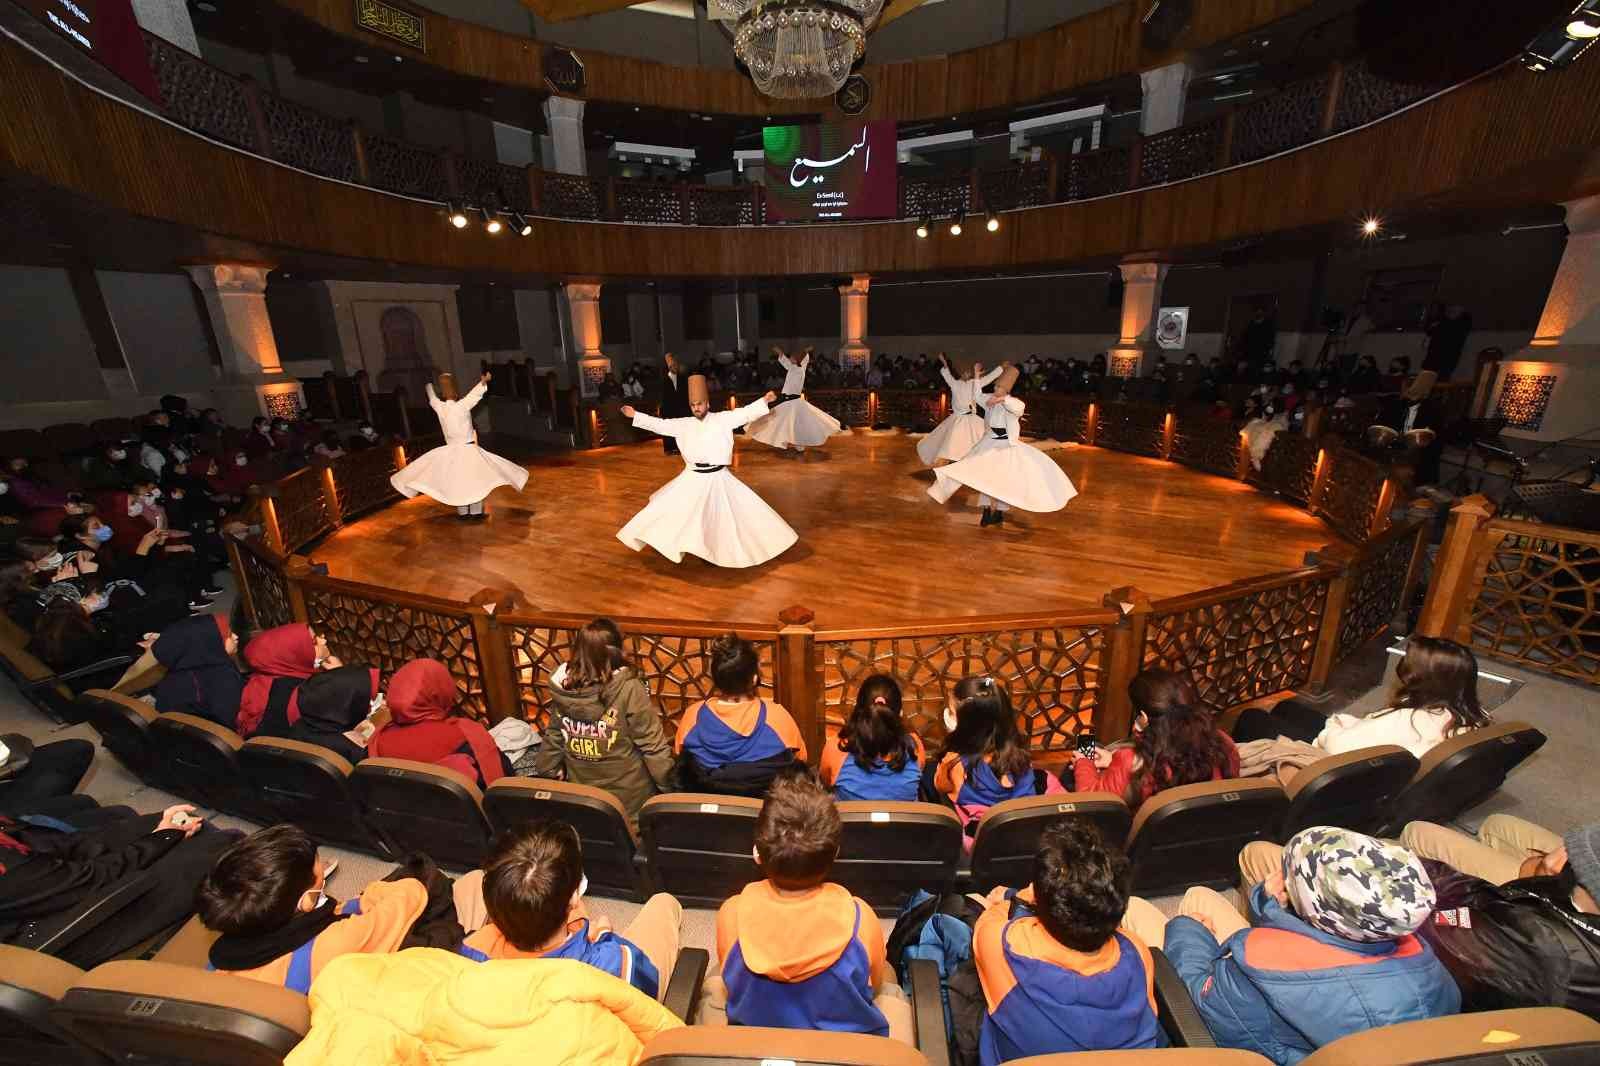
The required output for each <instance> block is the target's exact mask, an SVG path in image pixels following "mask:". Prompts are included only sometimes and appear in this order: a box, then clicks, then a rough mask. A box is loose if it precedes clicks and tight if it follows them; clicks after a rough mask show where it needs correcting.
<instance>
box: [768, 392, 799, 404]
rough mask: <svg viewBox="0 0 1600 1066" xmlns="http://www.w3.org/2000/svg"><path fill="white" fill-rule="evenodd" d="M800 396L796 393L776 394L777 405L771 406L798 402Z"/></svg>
mask: <svg viewBox="0 0 1600 1066" xmlns="http://www.w3.org/2000/svg"><path fill="white" fill-rule="evenodd" d="M800 395H801V394H800V393H798V392H780V393H779V394H778V403H775V404H773V405H772V406H774V407H777V406H778V404H784V403H788V402H789V401H790V400H798V399H799V398H800Z"/></svg>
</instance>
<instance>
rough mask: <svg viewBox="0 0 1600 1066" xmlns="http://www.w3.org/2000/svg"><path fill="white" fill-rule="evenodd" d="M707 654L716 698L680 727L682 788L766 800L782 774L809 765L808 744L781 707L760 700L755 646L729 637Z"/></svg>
mask: <svg viewBox="0 0 1600 1066" xmlns="http://www.w3.org/2000/svg"><path fill="white" fill-rule="evenodd" d="M708 654H709V657H710V659H711V682H712V684H713V685H714V686H716V695H714V696H712V697H711V698H710V699H709V700H706V701H705V702H703V703H701V704H700V706H698V707H696V708H694V709H693V710H691V711H689V712H688V713H686V714H685V715H684V716H683V718H682V720H681V721H680V722H679V723H678V735H677V738H676V739H675V740H674V741H673V749H674V750H675V751H677V752H678V753H679V755H680V758H679V760H678V777H679V783H680V785H681V786H682V787H683V789H685V790H686V791H691V792H695V791H698V792H722V793H727V794H730V795H738V796H760V795H763V794H765V792H766V791H767V786H768V785H770V784H771V783H772V779H773V778H774V777H776V776H777V775H778V773H779V772H780V771H782V770H785V769H787V768H789V767H790V766H792V765H794V763H795V762H796V761H800V762H804V761H805V758H806V742H805V739H804V738H803V737H801V735H800V727H799V726H797V725H795V722H794V719H793V718H792V717H790V715H789V712H788V711H786V710H784V709H783V706H782V705H781V704H778V703H768V702H767V701H766V700H764V699H762V698H761V697H760V695H759V687H760V672H761V659H760V657H759V656H758V654H757V653H756V649H755V646H754V645H753V644H751V643H750V642H749V641H748V640H744V639H742V638H740V637H739V636H738V635H737V634H734V633H729V634H728V635H727V636H725V637H719V638H717V639H716V640H714V641H712V642H711V646H710V648H709V649H708Z"/></svg>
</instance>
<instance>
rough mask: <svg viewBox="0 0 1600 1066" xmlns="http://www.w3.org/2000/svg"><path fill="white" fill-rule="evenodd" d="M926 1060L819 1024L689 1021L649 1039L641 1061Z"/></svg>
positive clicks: (904, 1048) (875, 1063) (709, 1064)
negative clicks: (797, 1026) (785, 1025)
mask: <svg viewBox="0 0 1600 1066" xmlns="http://www.w3.org/2000/svg"><path fill="white" fill-rule="evenodd" d="M780 1062H781V1063H784V1064H785V1066H928V1059H927V1058H926V1057H925V1056H924V1055H923V1054H922V1052H920V1051H918V1050H917V1049H916V1048H914V1047H912V1046H911V1045H910V1044H902V1043H901V1042H900V1041H898V1040H890V1039H889V1038H888V1037H884V1036H863V1035H861V1034H859V1033H833V1032H824V1031H822V1030H817V1029H762V1028H760V1027H757V1026H742V1025H741V1026H726V1025H690V1026H686V1027H684V1028H682V1029H671V1030H668V1031H667V1032H665V1033H662V1034H660V1035H659V1036H657V1037H655V1038H653V1039H652V1040H651V1041H650V1043H648V1044H646V1045H645V1048H644V1055H643V1057H641V1058H640V1059H639V1066H766V1064H769V1063H780Z"/></svg>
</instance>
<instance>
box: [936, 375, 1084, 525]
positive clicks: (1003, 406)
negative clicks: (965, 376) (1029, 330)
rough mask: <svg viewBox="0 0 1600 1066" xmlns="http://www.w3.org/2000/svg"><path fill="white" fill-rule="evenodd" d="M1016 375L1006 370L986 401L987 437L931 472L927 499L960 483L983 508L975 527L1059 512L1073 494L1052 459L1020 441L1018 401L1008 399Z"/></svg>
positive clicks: (944, 495)
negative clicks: (1011, 513) (1013, 512)
mask: <svg viewBox="0 0 1600 1066" xmlns="http://www.w3.org/2000/svg"><path fill="white" fill-rule="evenodd" d="M1017 377H1018V372H1017V368H1016V367H1014V366H1008V367H1006V368H1005V369H1004V371H1003V372H1002V373H1001V375H1000V380H999V381H998V382H997V383H996V385H995V390H994V395H993V396H991V397H989V399H988V400H987V401H986V403H987V407H988V411H987V413H986V415H985V418H984V421H985V423H987V425H988V427H989V433H988V435H987V436H985V437H984V438H983V440H981V441H979V442H978V444H977V446H976V447H974V448H973V449H972V451H971V452H970V453H969V454H968V455H967V456H966V458H964V459H961V460H960V461H959V462H954V463H951V464H950V465H949V466H941V467H939V468H938V469H936V470H935V471H934V472H933V484H932V485H930V486H928V495H929V496H932V497H933V498H934V499H935V500H938V501H939V502H940V503H944V502H946V501H948V500H949V499H950V497H951V496H954V495H955V494H956V491H957V490H958V489H960V488H961V487H962V486H963V485H965V486H966V487H968V488H970V489H972V490H973V491H975V492H977V493H978V494H979V495H978V502H979V503H980V504H981V505H982V506H983V521H982V522H981V523H980V525H985V526H997V525H1001V524H1003V523H1004V522H1005V513H1006V511H1008V510H1010V509H1011V508H1013V507H1015V508H1016V509H1017V510H1019V511H1059V510H1061V508H1063V507H1065V506H1066V505H1067V503H1068V502H1069V501H1071V499H1072V498H1073V497H1074V496H1076V495H1077V494H1078V490H1077V489H1076V488H1074V487H1073V485H1072V480H1071V479H1070V478H1068V477H1067V475H1066V472H1065V471H1063V470H1062V469H1061V467H1059V466H1058V465H1056V463H1055V461H1054V460H1052V459H1051V458H1050V457H1049V456H1047V455H1045V454H1044V452H1042V451H1040V450H1039V449H1037V448H1035V447H1033V446H1032V445H1030V444H1028V443H1027V442H1025V441H1024V440H1023V439H1022V412H1023V410H1024V405H1023V403H1022V401H1021V400H1019V399H1017V398H1016V397H1015V396H1012V395H1011V389H1012V388H1013V387H1014V386H1015V385H1016V383H1017Z"/></svg>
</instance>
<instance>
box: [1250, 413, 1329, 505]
mask: <svg viewBox="0 0 1600 1066" xmlns="http://www.w3.org/2000/svg"><path fill="white" fill-rule="evenodd" d="M1320 450H1321V449H1319V448H1318V447H1317V442H1316V441H1314V440H1309V439H1307V438H1306V437H1304V436H1302V435H1301V434H1299V433H1292V432H1289V431H1287V430H1285V431H1283V432H1280V433H1278V434H1277V435H1276V436H1274V437H1273V438H1272V443H1271V444H1270V445H1268V446H1267V454H1266V455H1265V456H1264V457H1263V458H1262V460H1261V470H1260V472H1259V473H1258V474H1257V475H1256V478H1255V480H1256V481H1258V482H1259V483H1260V484H1261V485H1262V486H1264V487H1265V488H1268V489H1270V490H1272V491H1273V492H1276V493H1277V494H1278V495H1279V496H1287V497H1288V498H1289V499H1291V500H1294V501H1295V502H1296V503H1305V502H1306V501H1307V500H1309V499H1310V498H1311V487H1312V486H1313V485H1314V484H1316V480H1317V452H1318V451H1320Z"/></svg>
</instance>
